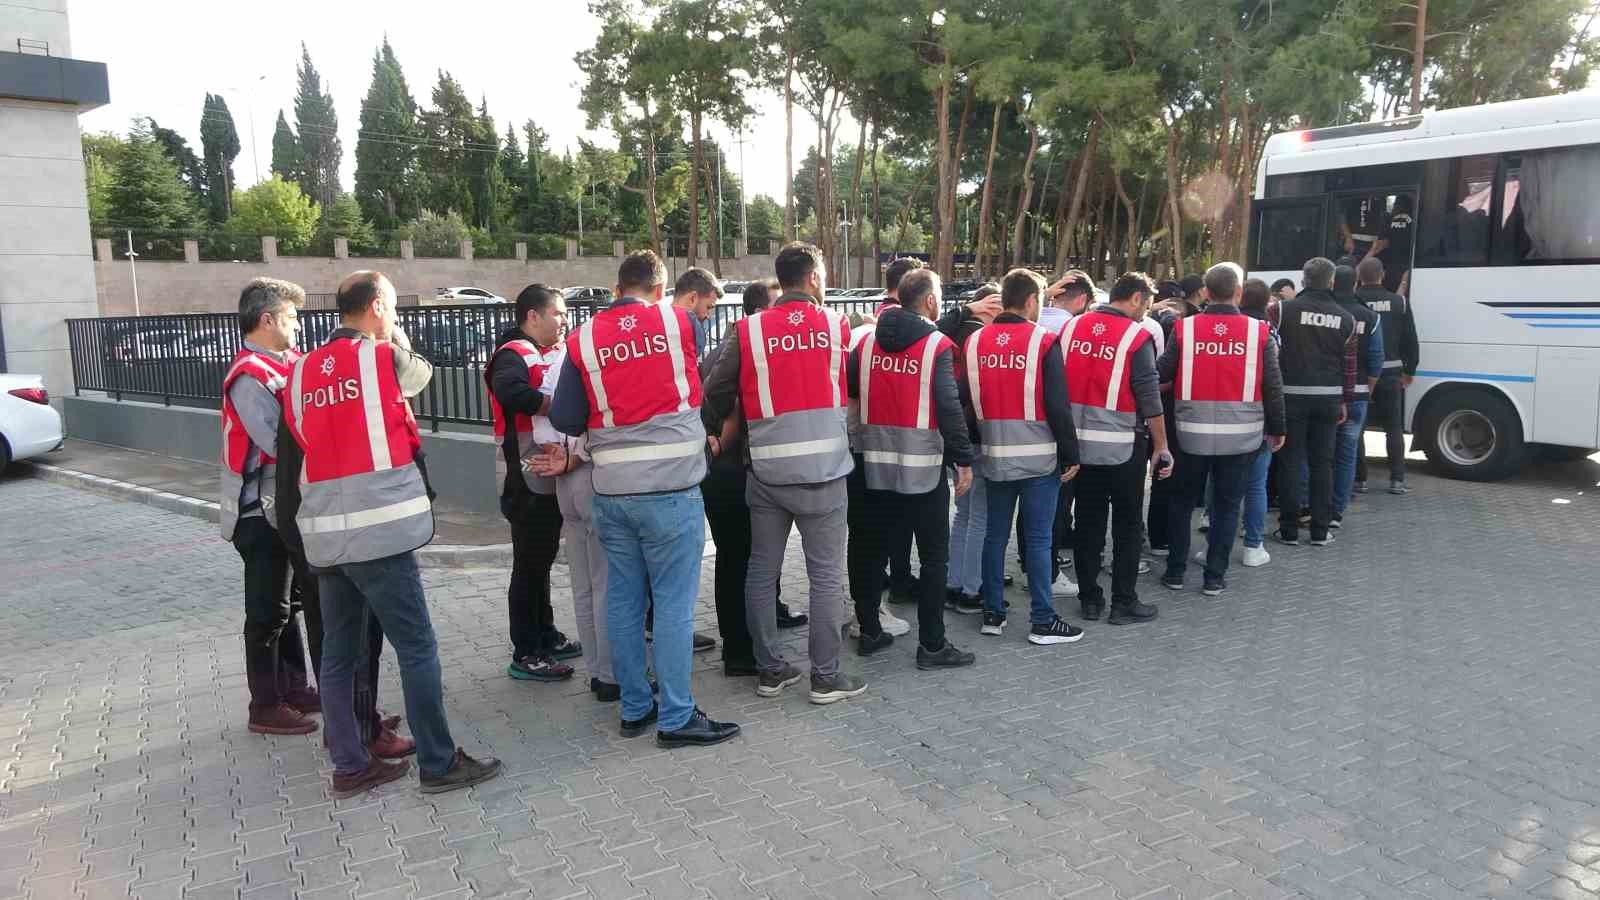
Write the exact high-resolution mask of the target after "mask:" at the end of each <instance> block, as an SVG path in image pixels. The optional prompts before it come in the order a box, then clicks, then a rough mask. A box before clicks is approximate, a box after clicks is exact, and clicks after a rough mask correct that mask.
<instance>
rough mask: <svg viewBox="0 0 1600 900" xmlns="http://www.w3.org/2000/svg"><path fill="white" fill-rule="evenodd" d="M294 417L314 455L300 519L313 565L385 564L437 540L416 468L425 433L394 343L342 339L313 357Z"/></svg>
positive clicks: (299, 384)
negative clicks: (398, 372)
mask: <svg viewBox="0 0 1600 900" xmlns="http://www.w3.org/2000/svg"><path fill="white" fill-rule="evenodd" d="M284 415H285V416H287V421H288V423H289V429H290V432H291V433H292V434H293V435H294V437H295V440H296V441H297V442H298V443H299V444H300V447H301V449H303V450H304V451H305V462H304V464H303V467H302V468H301V471H300V484H301V491H300V510H299V512H298V513H297V514H296V515H295V519H294V521H295V525H296V526H298V527H299V529H300V539H301V541H302V542H303V543H304V544H305V551H306V559H308V560H310V562H311V564H312V565H314V566H319V567H323V568H328V567H332V566H338V565H343V564H345V563H356V562H367V561H369V560H374V559H382V558H384V557H386V556H394V555H396V554H400V553H406V552H409V551H411V550H415V549H416V548H418V547H421V546H422V545H424V544H426V543H428V541H430V540H432V539H433V506H432V504H431V503H430V502H429V501H428V489H427V485H426V483H425V482H424V481H423V478H422V470H421V469H419V468H418V467H417V463H416V460H417V452H418V451H419V450H420V449H421V447H422V435H421V434H420V433H418V431H417V421H416V419H414V418H413V417H412V415H411V405H410V404H409V403H407V402H406V398H405V395H403V394H402V393H401V392H400V381H399V379H398V378H397V377H396V376H395V371H394V347H393V345H391V344H389V343H387V342H381V343H380V342H378V341H375V340H373V339H371V338H366V337H339V338H335V339H333V340H331V341H329V342H328V343H326V344H324V345H322V346H321V347H318V348H317V349H315V350H313V351H311V352H310V353H307V354H306V355H305V356H304V357H302V358H301V359H300V361H299V362H297V363H295V366H294V373H293V375H291V376H290V379H289V392H288V395H287V396H285V397H284Z"/></svg>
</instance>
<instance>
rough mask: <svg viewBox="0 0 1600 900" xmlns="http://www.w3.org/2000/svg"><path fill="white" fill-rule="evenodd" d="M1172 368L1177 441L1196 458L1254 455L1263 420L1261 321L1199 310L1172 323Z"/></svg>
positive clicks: (1264, 327) (1264, 338)
mask: <svg viewBox="0 0 1600 900" xmlns="http://www.w3.org/2000/svg"><path fill="white" fill-rule="evenodd" d="M1173 338H1174V339H1175V340H1177V341H1178V372H1177V379H1176V384H1175V385H1174V389H1173V393H1174V394H1175V399H1174V409H1173V419H1174V422H1175V424H1176V425H1177V431H1178V433H1177V440H1178V445H1179V446H1180V447H1182V448H1183V451H1184V452H1185V453H1192V454H1195V455H1197V456H1232V455H1235V454H1240V453H1254V452H1255V451H1256V450H1258V449H1259V448H1260V447H1261V441H1262V437H1263V430H1264V426H1265V420H1266V412H1265V408H1264V407H1263V406H1262V403H1261V367H1262V365H1263V363H1264V362H1265V359H1266V342H1267V340H1268V337H1267V323H1265V322H1261V321H1258V320H1256V319H1252V318H1250V317H1248V316H1244V315H1208V314H1205V313H1202V314H1200V315H1197V316H1192V317H1190V318H1187V319H1180V320H1179V321H1178V323H1177V324H1176V325H1175V326H1174V331H1173Z"/></svg>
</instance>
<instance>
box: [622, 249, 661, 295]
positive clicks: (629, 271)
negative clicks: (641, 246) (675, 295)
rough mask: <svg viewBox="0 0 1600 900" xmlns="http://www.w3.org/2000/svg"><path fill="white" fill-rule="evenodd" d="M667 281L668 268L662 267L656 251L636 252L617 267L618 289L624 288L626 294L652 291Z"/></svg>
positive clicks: (630, 254)
mask: <svg viewBox="0 0 1600 900" xmlns="http://www.w3.org/2000/svg"><path fill="white" fill-rule="evenodd" d="M666 280H667V267H666V266H664V265H662V263H661V257H659V256H657V255H656V253H655V251H654V250H635V251H633V252H632V253H629V254H628V255H627V256H626V257H625V258H624V259H623V260H622V265H620V266H618V267H617V287H619V288H622V292H623V293H624V294H631V293H634V292H635V291H644V290H650V289H652V288H654V287H655V286H656V285H659V284H664V283H665V282H666Z"/></svg>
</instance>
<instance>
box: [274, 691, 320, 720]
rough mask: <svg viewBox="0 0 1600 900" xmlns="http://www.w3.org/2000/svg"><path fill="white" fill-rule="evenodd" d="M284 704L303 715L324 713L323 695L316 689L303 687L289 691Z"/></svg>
mask: <svg viewBox="0 0 1600 900" xmlns="http://www.w3.org/2000/svg"><path fill="white" fill-rule="evenodd" d="M283 702H285V703H287V704H289V705H290V706H292V707H294V708H295V709H298V710H300V714H301V715H306V716H309V715H311V714H312V713H319V712H322V695H321V694H319V693H317V689H316V688H314V687H303V688H300V689H298V690H293V691H289V693H288V696H286V697H284V698H283Z"/></svg>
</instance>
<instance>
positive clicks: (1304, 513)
mask: <svg viewBox="0 0 1600 900" xmlns="http://www.w3.org/2000/svg"><path fill="white" fill-rule="evenodd" d="M1299 521H1300V524H1301V525H1310V524H1311V507H1309V506H1302V507H1300V516H1299Z"/></svg>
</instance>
